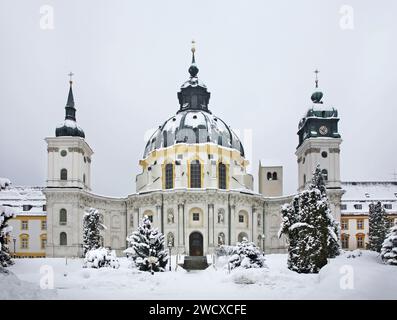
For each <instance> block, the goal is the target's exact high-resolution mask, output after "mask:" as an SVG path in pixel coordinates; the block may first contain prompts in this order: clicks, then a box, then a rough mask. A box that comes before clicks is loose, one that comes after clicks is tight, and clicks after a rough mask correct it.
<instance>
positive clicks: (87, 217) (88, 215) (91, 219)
mask: <svg viewBox="0 0 397 320" xmlns="http://www.w3.org/2000/svg"><path fill="white" fill-rule="evenodd" d="M104 228H105V226H104V225H103V224H102V223H101V221H100V214H99V211H98V210H97V209H95V208H90V209H89V210H88V211H86V212H85V214H84V220H83V229H84V231H83V232H84V233H83V248H84V256H86V254H87V252H88V251H90V250H93V249H98V248H100V247H101V230H103V229H104Z"/></svg>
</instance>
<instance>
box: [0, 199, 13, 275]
mask: <svg viewBox="0 0 397 320" xmlns="http://www.w3.org/2000/svg"><path fill="white" fill-rule="evenodd" d="M14 217H15V211H14V209H13V208H11V207H8V206H0V268H2V267H7V266H9V265H11V264H13V262H12V260H11V256H10V252H9V248H8V244H7V236H8V235H9V233H10V232H11V231H12V227H11V226H9V225H8V220H10V219H12V218H14Z"/></svg>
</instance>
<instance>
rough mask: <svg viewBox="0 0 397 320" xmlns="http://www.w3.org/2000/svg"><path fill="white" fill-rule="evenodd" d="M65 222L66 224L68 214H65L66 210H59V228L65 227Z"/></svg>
mask: <svg viewBox="0 0 397 320" xmlns="http://www.w3.org/2000/svg"><path fill="white" fill-rule="evenodd" d="M67 222H68V214H67V211H66V209H61V210H60V211H59V224H60V225H61V226H64V225H66V223H67Z"/></svg>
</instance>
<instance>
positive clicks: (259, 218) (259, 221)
mask: <svg viewBox="0 0 397 320" xmlns="http://www.w3.org/2000/svg"><path fill="white" fill-rule="evenodd" d="M260 226H261V215H260V214H258V227H260Z"/></svg>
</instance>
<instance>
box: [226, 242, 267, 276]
mask: <svg viewBox="0 0 397 320" xmlns="http://www.w3.org/2000/svg"><path fill="white" fill-rule="evenodd" d="M235 251H236V254H234V255H232V256H231V257H230V259H229V263H230V267H231V269H234V268H237V267H242V268H245V269H249V268H264V267H265V266H266V265H265V257H264V256H263V254H262V252H261V251H260V250H259V248H258V247H257V246H256V245H255V244H254V243H253V242H250V241H248V240H247V239H246V238H244V239H243V240H242V241H241V242H239V243H237V246H236V249H235Z"/></svg>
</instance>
